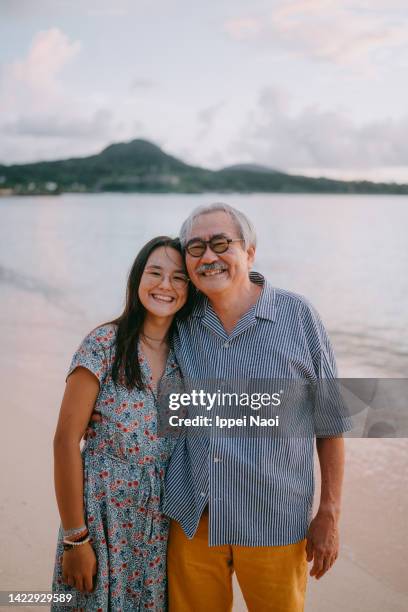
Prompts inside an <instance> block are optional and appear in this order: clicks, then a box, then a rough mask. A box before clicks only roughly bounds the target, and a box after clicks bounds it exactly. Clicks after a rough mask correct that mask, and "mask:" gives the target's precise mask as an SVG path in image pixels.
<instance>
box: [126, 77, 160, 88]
mask: <svg viewBox="0 0 408 612" xmlns="http://www.w3.org/2000/svg"><path fill="white" fill-rule="evenodd" d="M157 86H158V84H157V83H156V82H155V81H153V80H152V79H146V78H135V79H133V81H132V82H131V84H130V90H131V91H139V90H143V91H146V90H149V89H156V87H157Z"/></svg>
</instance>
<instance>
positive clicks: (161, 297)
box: [152, 293, 174, 302]
mask: <svg viewBox="0 0 408 612" xmlns="http://www.w3.org/2000/svg"><path fill="white" fill-rule="evenodd" d="M152 298H153V299H154V300H156V301H157V302H174V298H173V297H171V296H170V295H158V294H157V293H153V294H152Z"/></svg>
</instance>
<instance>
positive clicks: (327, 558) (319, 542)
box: [306, 511, 339, 580]
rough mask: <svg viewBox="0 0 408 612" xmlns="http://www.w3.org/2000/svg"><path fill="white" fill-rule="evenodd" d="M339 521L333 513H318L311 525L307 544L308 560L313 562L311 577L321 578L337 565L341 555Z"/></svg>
mask: <svg viewBox="0 0 408 612" xmlns="http://www.w3.org/2000/svg"><path fill="white" fill-rule="evenodd" d="M337 525H338V520H337V518H336V516H335V515H334V514H333V513H331V512H327V513H325V512H320V511H319V512H318V513H317V514H316V516H315V517H314V519H313V520H312V522H311V523H310V527H309V531H308V533H307V542H306V559H307V561H313V566H312V569H311V570H310V576H315V578H316V579H317V580H319V578H321V577H322V576H323V575H324V574H325V573H326V572H327V571H328V570H329V569H330V568H331V567H332V566H333V565H334V563H335V561H336V559H337V557H338V554H339V531H338V526H337Z"/></svg>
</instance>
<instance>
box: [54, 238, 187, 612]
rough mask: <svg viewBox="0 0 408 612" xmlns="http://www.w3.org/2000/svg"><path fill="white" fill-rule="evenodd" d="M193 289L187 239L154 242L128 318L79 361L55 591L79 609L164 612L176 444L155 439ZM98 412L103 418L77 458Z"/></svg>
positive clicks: (70, 401)
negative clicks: (180, 320) (174, 340)
mask: <svg viewBox="0 0 408 612" xmlns="http://www.w3.org/2000/svg"><path fill="white" fill-rule="evenodd" d="M190 291H191V290H190V287H189V280H188V277H187V274H186V271H185V267H184V262H183V257H182V252H181V248H180V244H179V242H178V241H176V240H172V239H171V238H168V237H166V236H160V237H158V238H154V239H153V240H151V241H150V242H148V243H147V244H146V245H145V246H144V247H143V248H142V250H141V251H140V253H139V254H138V256H137V257H136V259H135V262H134V264H133V267H132V269H131V272H130V275H129V280H128V285H127V297H126V306H125V309H124V311H123V313H122V315H121V316H120V317H119V318H118V319H116V320H115V321H112V322H111V323H108V324H105V325H102V326H100V327H98V328H96V329H95V330H93V331H92V332H91V333H90V334H89V335H88V336H87V337H86V338H85V339H84V341H83V342H82V344H81V346H80V347H79V349H78V350H77V352H76V353H75V354H74V357H73V359H72V363H71V367H70V369H69V372H68V378H67V384H66V389H65V394H64V398H63V400H62V405H61V411H60V415H59V421H58V425H57V430H56V433H55V438H54V456H55V490H56V496H57V502H58V507H59V512H60V516H61V529H60V535H59V542H58V547H57V555H56V564H55V571H54V579H53V591H54V592H55V593H72V594H73V601H74V602H75V607H76V608H80V609H84V610H91V611H92V612H96V611H97V610H101V611H104V612H105V611H107V610H115V611H116V610H121V611H128V610H145V609H146V610H148V609H151V610H154V611H155V612H158V611H165V610H166V546H167V534H168V520H167V519H166V517H164V515H163V514H162V513H161V500H162V491H163V477H164V473H165V470H166V467H167V463H168V459H169V457H170V454H171V452H172V449H173V445H174V441H173V440H171V439H169V438H164V437H158V435H157V416H158V415H157V389H158V385H159V383H160V384H161V383H164V382H165V383H167V384H170V385H172V384H173V383H174V384H175V385H177V384H179V382H180V374H179V370H178V367H177V364H176V362H175V359H174V354H173V352H172V349H171V336H172V331H173V329H174V325H175V315H176V316H177V317H180V316H185V315H187V314H188V311H189V309H190V305H191V299H192V296H191V293H190ZM176 313H177V314H176ZM93 410H95V411H98V412H100V413H101V415H102V421H101V422H100V423H99V424H98V425H97V426H96V428H95V430H94V431H93V435H92V436H90V437H88V439H87V441H86V444H85V447H84V449H83V451H82V454H81V451H80V440H81V438H82V437H83V434H84V432H85V430H86V428H87V425H88V421H89V419H90V416H91V413H92V412H93ZM53 609H58V610H61V609H64V606H63V604H61V603H57V604H55V605H54V608H53ZM67 609H68V608H67ZM69 609H70V610H72V603H71V607H70V608H69Z"/></svg>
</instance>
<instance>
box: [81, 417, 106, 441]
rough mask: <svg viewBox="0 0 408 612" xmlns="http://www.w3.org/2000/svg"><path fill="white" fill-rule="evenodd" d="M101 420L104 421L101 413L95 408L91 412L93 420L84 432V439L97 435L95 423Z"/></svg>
mask: <svg viewBox="0 0 408 612" xmlns="http://www.w3.org/2000/svg"><path fill="white" fill-rule="evenodd" d="M101 421H102V415H101V413H100V412H97V411H96V410H94V411H93V413H92V414H91V420H90V421H89V423H88V427H87V428H86V431H85V433H84V440H87V439H88V438H92V436H95V435H96V434H95V430H94V427H93V425H94V423H100V422H101Z"/></svg>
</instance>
